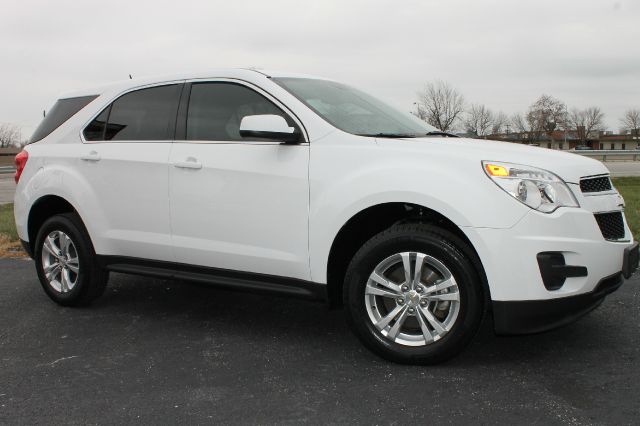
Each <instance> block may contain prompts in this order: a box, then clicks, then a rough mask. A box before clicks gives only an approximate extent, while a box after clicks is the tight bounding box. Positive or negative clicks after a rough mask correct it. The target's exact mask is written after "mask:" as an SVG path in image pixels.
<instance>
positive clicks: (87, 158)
mask: <svg viewBox="0 0 640 426" xmlns="http://www.w3.org/2000/svg"><path fill="white" fill-rule="evenodd" d="M80 159H81V160H84V161H100V155H99V154H98V153H97V152H96V151H91V152H90V153H88V154H87V155H83V156H82V157H80Z"/></svg>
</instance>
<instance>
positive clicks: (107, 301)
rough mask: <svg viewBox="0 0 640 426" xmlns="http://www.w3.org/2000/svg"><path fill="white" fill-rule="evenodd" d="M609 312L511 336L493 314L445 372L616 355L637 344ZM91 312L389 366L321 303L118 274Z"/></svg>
mask: <svg viewBox="0 0 640 426" xmlns="http://www.w3.org/2000/svg"><path fill="white" fill-rule="evenodd" d="M609 302H611V303H615V300H613V301H609ZM606 307H607V303H605V304H604V308H603V307H601V308H599V309H597V310H596V311H593V312H591V313H590V314H589V315H587V316H586V317H584V318H583V319H581V320H579V321H577V322H576V323H573V324H570V325H568V326H565V327H562V328H560V329H557V330H553V331H549V332H546V333H541V334H535V335H525V336H507V337H501V336H496V335H495V334H494V332H493V324H492V318H491V314H490V313H489V314H487V316H486V317H485V320H484V321H483V323H482V325H481V327H480V329H479V331H478V334H477V336H476V338H475V339H474V341H473V342H472V343H471V344H470V345H469V347H467V348H466V349H465V350H464V351H463V352H462V354H461V355H460V356H458V357H456V358H454V359H453V360H451V361H449V362H447V363H445V364H443V365H442V367H444V368H463V369H466V368H470V367H477V366H500V365H505V366H506V365H510V364H514V363H532V364H534V365H535V364H539V366H541V367H543V366H545V365H547V367H548V365H549V363H550V362H551V363H553V360H554V359H558V358H563V359H572V358H580V357H582V356H584V354H585V353H588V352H589V351H591V350H594V349H600V348H602V345H608V346H609V347H610V348H611V349H612V350H614V351H615V348H616V347H617V346H621V347H622V346H623V345H628V344H629V342H626V341H625V340H620V339H616V334H615V333H614V334H612V333H611V327H612V326H613V325H614V323H615V318H611V315H607V314H606ZM90 309H91V310H98V311H100V317H101V318H105V317H111V316H114V317H117V318H118V321H120V322H121V323H122V324H123V326H125V327H129V328H131V332H132V333H136V332H137V331H136V330H135V327H131V323H135V324H138V325H142V328H144V330H146V332H149V331H150V330H151V332H153V330H154V329H156V328H157V327H162V328H163V329H164V331H165V332H167V333H178V334H180V335H185V334H186V335H191V336H193V338H194V339H200V338H203V336H209V337H211V336H217V337H218V338H220V337H221V336H223V337H224V338H230V339H232V340H233V342H234V343H235V344H237V345H243V344H245V343H246V344H247V345H248V346H247V347H248V348H249V347H254V346H255V345H256V344H259V345H260V344H264V345H269V344H272V343H273V342H278V344H281V345H284V347H286V349H287V350H290V351H299V352H304V353H306V354H308V355H309V356H310V357H311V358H313V357H315V356H317V357H320V358H322V357H323V356H325V357H329V356H338V357H339V358H343V359H344V360H360V361H365V360H367V361H369V362H374V363H378V362H381V361H380V359H379V358H377V357H376V356H375V355H373V354H371V353H370V352H369V351H367V350H366V349H364V348H363V347H362V345H360V343H359V342H358V341H357V338H356V337H355V336H354V335H353V334H351V332H350V331H349V329H348V325H347V324H346V321H345V318H344V315H343V312H342V309H329V308H328V307H327V306H326V305H325V304H324V303H321V302H320V303H319V302H310V301H304V300H297V299H292V298H287V297H279V296H271V295H257V294H251V293H244V292H237V291H231V290H226V289H220V288H217V287H214V286H207V285H201V284H194V283H188V282H182V281H171V280H160V279H149V278H140V277H130V276H125V275H120V274H113V276H112V279H111V281H110V284H109V287H108V289H107V291H106V293H105V295H104V296H103V297H102V298H100V299H99V300H97V301H96V302H95V303H94V304H93V305H92V307H91V308H90ZM87 314H88V315H91V313H89V312H87ZM140 333H142V331H140ZM141 337H142V336H141ZM382 362H384V361H382ZM408 368H411V367H408Z"/></svg>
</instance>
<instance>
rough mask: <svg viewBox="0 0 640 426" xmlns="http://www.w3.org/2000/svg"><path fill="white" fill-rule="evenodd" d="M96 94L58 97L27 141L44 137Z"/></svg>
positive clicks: (34, 140)
mask: <svg viewBox="0 0 640 426" xmlns="http://www.w3.org/2000/svg"><path fill="white" fill-rule="evenodd" d="M95 98H97V96H81V97H78V98H67V99H58V101H57V102H56V103H55V105H54V106H53V108H51V111H49V113H48V114H47V115H46V116H45V118H44V120H42V122H41V123H40V125H39V126H38V128H37V129H36V130H35V131H34V132H33V135H32V136H31V139H30V140H29V143H33V142H37V141H39V140H40V139H44V138H46V137H47V136H49V134H51V132H53V131H54V130H56V129H57V128H58V127H60V126H61V125H62V124H63V123H64V122H65V121H67V120H68V119H70V118H71V117H73V116H74V115H75V114H76V113H77V112H78V111H80V110H81V109H82V108H84V107H85V106H87V105H88V104H89V102H91V101H92V100H94V99H95Z"/></svg>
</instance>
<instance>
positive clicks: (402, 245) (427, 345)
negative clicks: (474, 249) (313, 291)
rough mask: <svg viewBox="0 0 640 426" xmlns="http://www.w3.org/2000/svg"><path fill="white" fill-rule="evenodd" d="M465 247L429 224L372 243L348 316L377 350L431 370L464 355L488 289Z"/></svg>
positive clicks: (360, 265)
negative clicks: (431, 366)
mask: <svg viewBox="0 0 640 426" xmlns="http://www.w3.org/2000/svg"><path fill="white" fill-rule="evenodd" d="M463 244H464V243H463V242H462V241H461V240H460V239H459V238H457V237H456V236H455V235H453V234H451V233H450V232H447V231H445V230H442V229H439V228H437V227H433V226H429V225H420V224H418V225H415V224H414V225H397V226H394V227H392V228H390V229H388V230H386V231H384V232H382V233H380V234H378V235H376V236H375V237H373V238H372V239H371V240H369V241H368V242H367V243H366V244H365V245H364V246H363V247H362V248H361V249H360V250H359V251H358V253H357V254H356V255H355V256H354V258H353V260H352V262H351V264H350V266H349V269H348V271H347V275H346V278H345V288H344V298H345V306H346V308H347V317H348V320H349V323H350V325H351V327H352V329H353V330H354V331H355V333H356V335H357V336H358V337H359V338H360V340H361V341H362V342H363V343H364V344H365V345H366V346H367V347H368V348H369V349H371V350H372V351H373V352H375V353H377V354H378V355H380V356H382V357H384V358H386V359H389V360H392V361H396V362H402V363H410V364H433V363H437V362H442V361H445V360H447V359H449V358H451V357H453V356H455V355H456V354H457V353H459V352H460V351H461V350H462V349H463V348H464V347H465V346H466V345H467V344H468V343H469V342H470V341H471V339H472V338H473V336H474V335H475V333H476V331H477V329H478V326H479V325H480V322H481V320H482V315H483V312H484V306H483V300H484V299H483V294H482V285H481V282H480V280H479V277H478V274H477V272H476V270H475V268H474V266H473V264H472V262H471V261H470V260H469V259H468V258H467V257H466V256H465V254H464V250H463V248H462V247H463Z"/></svg>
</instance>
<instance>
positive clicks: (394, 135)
mask: <svg viewBox="0 0 640 426" xmlns="http://www.w3.org/2000/svg"><path fill="white" fill-rule="evenodd" d="M358 136H369V137H372V138H373V137H375V138H415V137H417V136H416V135H414V134H412V133H375V134H370V133H359V134H358Z"/></svg>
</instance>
